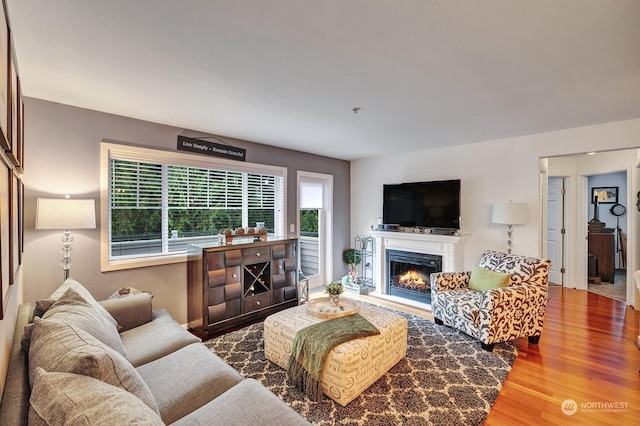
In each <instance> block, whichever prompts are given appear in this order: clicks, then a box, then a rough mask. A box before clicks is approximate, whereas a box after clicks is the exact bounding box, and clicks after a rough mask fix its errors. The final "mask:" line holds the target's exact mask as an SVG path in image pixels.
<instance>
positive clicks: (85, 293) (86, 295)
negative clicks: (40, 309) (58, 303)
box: [38, 278, 118, 328]
mask: <svg viewBox="0 0 640 426" xmlns="http://www.w3.org/2000/svg"><path fill="white" fill-rule="evenodd" d="M70 288H72V289H74V290H75V291H76V292H77V293H78V294H79V295H80V296H82V298H83V299H84V300H86V301H87V302H88V303H89V304H90V305H91V306H93V307H94V308H96V309H97V310H98V312H100V314H101V315H102V316H103V317H104V318H105V319H106V320H107V321H109V322H110V323H112V324H113V326H114V327H116V328H117V327H118V323H117V322H116V320H115V319H113V317H112V316H111V314H109V312H107V310H106V309H105V308H103V307H102V305H100V304H99V303H98V302H97V301H96V299H94V297H93V295H92V294H91V293H90V292H89V290H87V289H86V288H85V287H84V286H83V285H82V284H80V283H79V282H78V281H76V280H74V279H73V278H67V279H66V280H64V282H63V283H62V284H61V285H60V287H58V288H57V289H56V291H54V292H53V293H52V294H51V296H49V299H51V300H54V301H55V300H58V299H60V298H61V297H62V295H63V294H65V293H66V292H67V290H69V289H70ZM38 316H41V315H38Z"/></svg>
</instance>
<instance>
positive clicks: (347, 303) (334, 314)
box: [307, 297, 358, 319]
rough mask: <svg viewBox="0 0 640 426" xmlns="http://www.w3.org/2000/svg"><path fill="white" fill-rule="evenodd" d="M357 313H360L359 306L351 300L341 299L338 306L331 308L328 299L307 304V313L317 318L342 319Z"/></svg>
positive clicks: (323, 298) (311, 301)
mask: <svg viewBox="0 0 640 426" xmlns="http://www.w3.org/2000/svg"><path fill="white" fill-rule="evenodd" d="M356 312H358V305H356V302H354V301H353V300H351V299H343V298H340V303H339V304H338V306H331V304H330V302H329V298H328V297H319V298H317V299H312V300H310V301H308V302H307V313H308V314H309V315H312V316H314V317H316V318H322V319H332V318H340V317H346V316H349V315H353V314H355V313H356Z"/></svg>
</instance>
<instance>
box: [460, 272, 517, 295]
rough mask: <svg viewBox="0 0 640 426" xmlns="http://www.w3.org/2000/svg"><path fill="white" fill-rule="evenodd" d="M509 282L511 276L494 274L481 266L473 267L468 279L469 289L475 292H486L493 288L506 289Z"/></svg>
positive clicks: (501, 273) (500, 273) (508, 274)
mask: <svg viewBox="0 0 640 426" xmlns="http://www.w3.org/2000/svg"><path fill="white" fill-rule="evenodd" d="M510 282H511V274H510V273H507V272H496V271H491V270H489V269H485V268H483V267H481V266H474V267H473V270H472V271H471V278H470V279H469V288H470V289H471V290H477V291H487V290H491V289H494V288H500V287H508V286H509V283H510Z"/></svg>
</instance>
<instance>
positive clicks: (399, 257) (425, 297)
mask: <svg viewBox="0 0 640 426" xmlns="http://www.w3.org/2000/svg"><path fill="white" fill-rule="evenodd" d="M386 258H387V261H386V271H387V274H386V275H387V277H386V280H385V282H386V288H385V290H386V294H389V295H391V296H398V297H403V298H406V299H410V300H415V301H418V302H422V303H431V286H430V284H429V276H430V275H431V274H432V273H434V272H441V271H442V256H438V255H434V254H425V253H413V252H407V251H400V250H386Z"/></svg>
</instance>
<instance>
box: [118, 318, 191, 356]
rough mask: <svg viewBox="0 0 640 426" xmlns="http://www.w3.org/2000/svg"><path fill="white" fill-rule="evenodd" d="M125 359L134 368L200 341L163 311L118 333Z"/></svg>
mask: <svg viewBox="0 0 640 426" xmlns="http://www.w3.org/2000/svg"><path fill="white" fill-rule="evenodd" d="M159 336H162V338H159ZM120 338H121V339H122V344H123V345H124V348H125V352H126V354H127V355H126V356H127V359H128V360H129V362H130V363H131V364H133V366H134V367H138V366H140V365H143V364H146V363H148V362H151V361H154V360H156V359H158V358H161V357H163V356H165V355H168V354H170V353H172V352H175V351H177V350H178V349H180V348H183V347H185V346H187V345H190V344H192V343H196V342H200V341H201V340H200V339H199V338H198V337H196V336H194V335H193V334H191V333H189V332H188V331H187V330H185V329H184V328H182V326H181V325H180V324H178V323H177V322H176V321H175V320H174V319H173V318H172V317H171V315H170V314H169V312H167V311H165V310H163V309H162V310H157V311H155V312H154V313H153V320H152V321H151V322H148V323H146V324H143V325H141V326H138V327H136V328H133V329H131V330H127V331H124V332H122V333H120Z"/></svg>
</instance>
